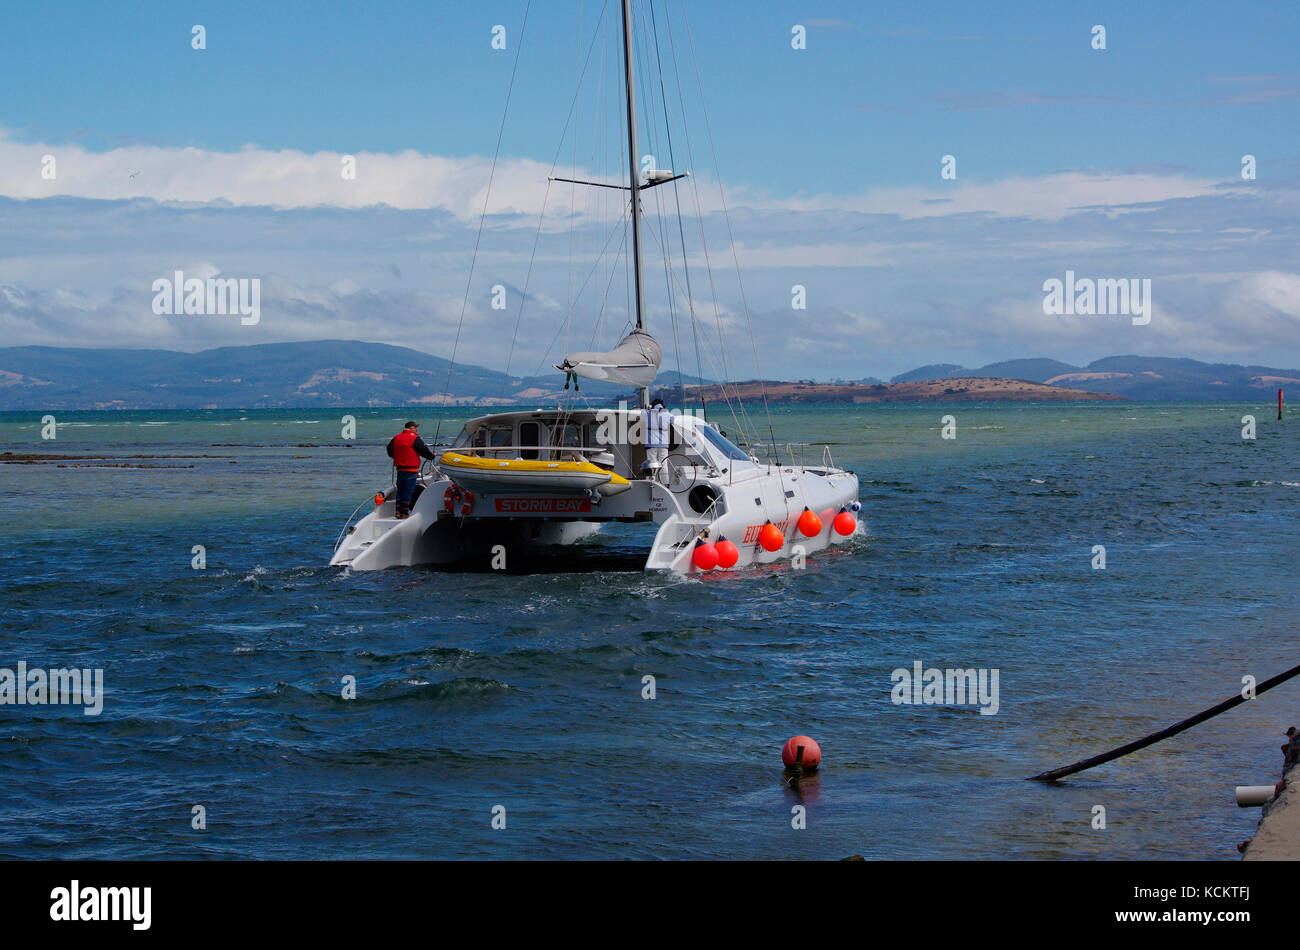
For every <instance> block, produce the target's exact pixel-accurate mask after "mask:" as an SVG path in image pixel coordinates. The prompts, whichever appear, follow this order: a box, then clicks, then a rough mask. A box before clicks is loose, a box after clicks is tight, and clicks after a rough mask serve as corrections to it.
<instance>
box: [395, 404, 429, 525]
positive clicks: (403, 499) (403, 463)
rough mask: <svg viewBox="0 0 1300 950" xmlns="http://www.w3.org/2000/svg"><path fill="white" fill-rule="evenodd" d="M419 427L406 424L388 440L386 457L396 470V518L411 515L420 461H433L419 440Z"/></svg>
mask: <svg viewBox="0 0 1300 950" xmlns="http://www.w3.org/2000/svg"><path fill="white" fill-rule="evenodd" d="M419 429H420V426H419V425H418V424H417V423H415V422H408V423H407V424H406V426H405V428H403V429H402V431H401V432H399V433H397V435H395V436H393V437H392V438H391V439H389V440H388V457H389V458H391V459H392V460H393V465H394V467H395V468H396V469H397V517H399V518H405V517H406V516H407V515H409V514H410V513H411V496H412V495H414V494H415V485H416V482H417V480H418V478H419V476H420V459H421V458H426V459H428V460H429V461H431V462H432V461H433V453H432V452H430V451H429V447H428V446H427V445H425V444H424V440H423V439H421V438H420V432H419Z"/></svg>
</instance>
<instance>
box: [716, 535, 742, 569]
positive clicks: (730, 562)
mask: <svg viewBox="0 0 1300 950" xmlns="http://www.w3.org/2000/svg"><path fill="white" fill-rule="evenodd" d="M713 549H714V550H715V551H717V552H718V567H735V566H736V564H737V562H739V561H740V548H738V547H736V546H735V545H734V544H732V543H731V542H730V541H728V540H727V539H726V537H720V538H718V543H717V544H715V545H714V546H713Z"/></svg>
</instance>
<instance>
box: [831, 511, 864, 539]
mask: <svg viewBox="0 0 1300 950" xmlns="http://www.w3.org/2000/svg"><path fill="white" fill-rule="evenodd" d="M831 525H832V527H834V528H835V531H836V532H837V533H839V534H842V535H844V536H845V537H848V536H849V535H850V534H852V533H853V532H854V531H856V530H858V519H857V518H854V517H853V516H852V515H851V514H849V513H848V512H847V511H845V510H844V509H843V508H841V509H840V513H839V514H838V515H836V516H835V520H834V521H832V522H831Z"/></svg>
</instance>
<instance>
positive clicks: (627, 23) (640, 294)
mask: <svg viewBox="0 0 1300 950" xmlns="http://www.w3.org/2000/svg"><path fill="white" fill-rule="evenodd" d="M632 61H633V52H632V0H623V75H624V77H625V80H626V90H627V164H628V191H629V193H630V194H631V196H632V268H633V272H634V278H633V282H634V284H635V286H636V328H637V329H638V330H644V329H645V287H644V285H643V281H642V278H641V188H640V186H639V184H638V181H637V160H638V153H637V147H636V85H635V80H634V75H633V74H634V69H633V62H632ZM649 406H650V388H649V387H648V386H642V387H641V407H642V408H643V409H646V408H649Z"/></svg>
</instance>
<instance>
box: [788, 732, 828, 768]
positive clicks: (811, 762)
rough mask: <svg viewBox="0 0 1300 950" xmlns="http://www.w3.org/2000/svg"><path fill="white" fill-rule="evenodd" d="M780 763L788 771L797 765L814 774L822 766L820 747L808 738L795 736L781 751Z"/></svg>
mask: <svg viewBox="0 0 1300 950" xmlns="http://www.w3.org/2000/svg"><path fill="white" fill-rule="evenodd" d="M781 761H782V762H784V763H785V767H786V768H788V769H792V768H794V767H795V766H796V765H797V766H799V767H800V768H802V769H804V770H805V771H808V772H814V771H816V770H817V766H819V765H821V764H822V747H821V746H819V745H818V744H817V743H816V742H815V741H814V740H812V739H810V738H809V737H808V736H795V737H794V738H792V739H790V740H789V741H788V742H787V743H786V744H785V748H784V749H782V750H781Z"/></svg>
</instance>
